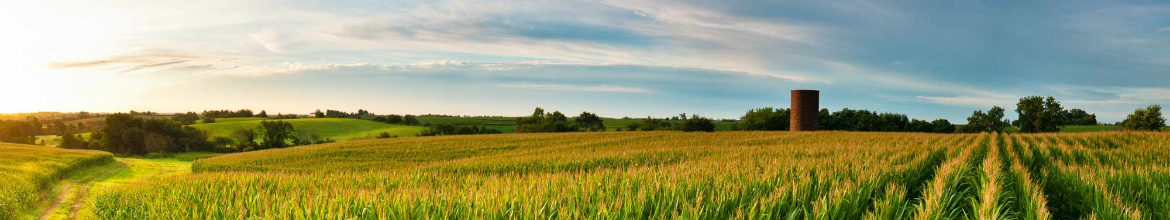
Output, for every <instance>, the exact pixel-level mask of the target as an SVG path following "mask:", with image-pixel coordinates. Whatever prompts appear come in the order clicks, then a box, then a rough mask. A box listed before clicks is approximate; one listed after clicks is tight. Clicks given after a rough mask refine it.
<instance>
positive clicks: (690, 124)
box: [674, 115, 715, 132]
mask: <svg viewBox="0 0 1170 220" xmlns="http://www.w3.org/2000/svg"><path fill="white" fill-rule="evenodd" d="M683 118H686V116H683ZM674 128H675V129H676V130H679V131H686V132H693V131H703V132H714V131H715V123H713V122H711V119H710V118H704V117H701V116H699V115H691V118H689V119H683V120H682V121H681V122H678V123H677V124H676V125H675V126H674Z"/></svg>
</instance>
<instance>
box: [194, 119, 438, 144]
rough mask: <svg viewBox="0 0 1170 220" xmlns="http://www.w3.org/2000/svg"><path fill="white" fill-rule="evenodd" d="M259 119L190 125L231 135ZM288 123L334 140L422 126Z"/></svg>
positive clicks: (403, 133)
mask: <svg viewBox="0 0 1170 220" xmlns="http://www.w3.org/2000/svg"><path fill="white" fill-rule="evenodd" d="M263 120H265V119H262V118H219V119H216V122H215V123H209V124H195V125H191V126H193V127H195V128H198V129H202V130H206V131H208V132H210V133H211V134H212V135H214V136H223V137H231V136H232V132H235V131H236V130H237V129H240V128H256V127H257V126H260V121H263ZM283 121H287V122H289V123H292V125H293V128H295V129H296V130H297V131H307V132H311V133H314V134H317V135H319V136H321V138H331V139H334V140H338V141H346V140H361V139H373V138H374V137H376V136H377V135H378V134H379V133H382V132H389V133H390V134H391V135H397V136H399V137H413V136H415V135H416V134H418V133H419V132H421V131H422V130H423V129H424V128H423V127H418V126H404V125H392V124H386V123H380V122H374V121H369V120H361V119H349V118H302V119H284V120H283Z"/></svg>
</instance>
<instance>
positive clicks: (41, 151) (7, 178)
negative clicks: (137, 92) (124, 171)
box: [0, 143, 113, 219]
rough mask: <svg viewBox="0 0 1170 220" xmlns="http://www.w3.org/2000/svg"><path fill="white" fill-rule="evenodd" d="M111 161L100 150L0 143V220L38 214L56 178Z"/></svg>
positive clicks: (111, 158) (48, 196)
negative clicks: (38, 208) (38, 209)
mask: <svg viewBox="0 0 1170 220" xmlns="http://www.w3.org/2000/svg"><path fill="white" fill-rule="evenodd" d="M111 161H113V155H111V154H110V153H106V152H101V151H91V150H68V149H60V148H55V147H45V146H35V145H21V144H7V143H0V219H16V218H22V217H21V216H31V215H37V214H36V213H37V212H35V209H36V208H37V207H38V206H37V205H38V204H42V203H43V202H47V201H51V198H52V197H51V196H50V194H51V193H50V192H51V191H53V188H54V187H53V185H54V183H55V182H57V180H60V179H62V178H65V177H68V176H70V175H73V173H75V172H76V171H79V170H84V169H86V168H88V167H92V166H100V165H102V164H107V163H109V162H111Z"/></svg>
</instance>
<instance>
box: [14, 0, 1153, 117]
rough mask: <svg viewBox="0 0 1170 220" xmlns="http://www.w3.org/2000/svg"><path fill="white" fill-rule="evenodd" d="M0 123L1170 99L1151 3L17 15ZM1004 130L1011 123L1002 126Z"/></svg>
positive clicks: (699, 3) (899, 109) (628, 4)
mask: <svg viewBox="0 0 1170 220" xmlns="http://www.w3.org/2000/svg"><path fill="white" fill-rule="evenodd" d="M0 30H4V34H3V36H2V37H0V48H3V49H0V103H2V104H0V112H7V113H14V112H36V111H66V112H72V111H90V112H119V111H121V112H124V111H129V110H138V111H156V112H186V111H202V110H205V109H244V108H246V109H253V110H256V111H259V110H267V111H268V112H269V113H278V112H279V113H297V114H308V113H310V112H312V111H313V110H316V109H339V110H345V111H356V110H357V109H359V108H360V109H366V110H369V111H371V112H373V113H378V114H392V113H393V114H427V113H433V114H452V115H507V116H519V115H527V114H530V113H531V112H532V109H533V108H534V107H538V106H539V107H543V108H545V109H549V110H560V111H562V112H566V113H567V114H570V115H576V114H577V113H579V112H581V111H589V112H595V113H598V114H599V115H601V116H603V117H623V116H629V117H646V116H654V117H665V116H671V115H677V114H678V113H687V114H691V115H693V114H698V115H701V116H706V117H713V118H738V117H739V116H741V115H742V114H743V113H744V112H745V111H747V110H748V109H752V108H760V107H765V106H771V107H779V108H787V107H788V105H789V101H790V100H789V91H790V90H794V89H815V90H820V91H821V100H820V103H821V107H822V108H828V109H831V110H839V109H842V108H851V109H869V110H873V111H878V112H895V113H904V114H907V115H908V116H909V117H911V118H918V119H926V120H932V119H936V118H943V119H948V120H950V121H952V122H956V123H960V124H961V123H963V122H965V121H966V117H967V116H970V115H971V112H973V111H975V110H985V111H986V110H987V109H990V108H991V107H992V106H1002V107H1004V108H1005V109H1007V110H1008V111H1012V110H1014V109H1015V103H1016V102H1017V101H1018V100H1019V99H1020V98H1021V97H1024V96H1031V95H1040V96H1054V97H1056V99H1057V100H1058V101H1060V102H1061V103H1062V104H1063V105H1064V106H1065V108H1080V109H1085V110H1087V111H1089V112H1090V113H1095V114H1096V115H1097V116H1098V119H1099V120H1101V121H1102V122H1113V121H1119V120H1121V119H1123V118H1124V117H1125V115H1126V114H1128V113H1130V112H1132V111H1133V110H1134V109H1137V108H1141V107H1144V106H1147V105H1151V104H1161V105H1170V2H1165V1H1080V0H1071V1H864V0H853V1H850V0H846V1H768V0H746V1H731V0H729V1H706V0H640V1H626V0H600V1H573V0H554V1H518V0H476V1H462V0H428V1H361V0H357V1H265V0H255V1H172V0H153V1H130V0H126V1H122V0H95V1H57V0H41V1H15V2H6V3H4V7H0ZM1007 118H1012V119H1014V118H1015V114H1008V117H1007Z"/></svg>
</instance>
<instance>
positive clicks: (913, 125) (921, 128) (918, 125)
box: [906, 119, 934, 133]
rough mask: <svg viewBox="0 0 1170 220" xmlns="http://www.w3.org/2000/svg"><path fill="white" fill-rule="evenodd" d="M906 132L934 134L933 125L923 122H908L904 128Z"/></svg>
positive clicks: (915, 120)
mask: <svg viewBox="0 0 1170 220" xmlns="http://www.w3.org/2000/svg"><path fill="white" fill-rule="evenodd" d="M906 130H908V131H912V132H927V133H929V132H934V124H931V123H930V122H927V121H923V120H918V119H914V120H910V124H909V125H907V126H906Z"/></svg>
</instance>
